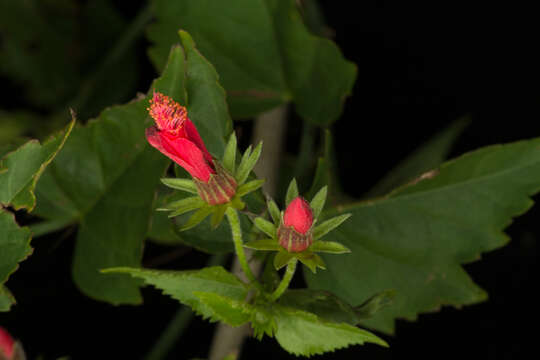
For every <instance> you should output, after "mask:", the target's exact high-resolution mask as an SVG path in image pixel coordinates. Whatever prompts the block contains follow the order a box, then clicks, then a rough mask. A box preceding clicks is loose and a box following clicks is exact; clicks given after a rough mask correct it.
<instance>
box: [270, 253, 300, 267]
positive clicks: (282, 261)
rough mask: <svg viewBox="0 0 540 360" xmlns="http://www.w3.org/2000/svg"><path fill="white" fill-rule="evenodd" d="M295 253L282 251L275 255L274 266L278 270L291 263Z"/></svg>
mask: <svg viewBox="0 0 540 360" xmlns="http://www.w3.org/2000/svg"><path fill="white" fill-rule="evenodd" d="M294 257H295V255H294V254H293V253H289V252H286V251H280V252H278V253H277V254H276V256H274V268H275V269H276V270H279V269H281V268H282V267H284V266H285V265H287V264H288V263H289V261H290V260H291V259H292V258H294Z"/></svg>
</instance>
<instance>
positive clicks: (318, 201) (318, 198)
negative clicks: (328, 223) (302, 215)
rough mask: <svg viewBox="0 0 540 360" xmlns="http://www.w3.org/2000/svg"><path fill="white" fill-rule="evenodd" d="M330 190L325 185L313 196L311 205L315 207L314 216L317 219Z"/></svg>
mask: <svg viewBox="0 0 540 360" xmlns="http://www.w3.org/2000/svg"><path fill="white" fill-rule="evenodd" d="M327 192H328V187H327V186H323V187H322V188H321V190H319V192H317V194H316V195H315V196H314V197H313V199H312V200H311V203H310V206H311V208H312V209H313V218H314V219H317V218H318V217H319V215H320V214H321V212H322V210H323V208H324V203H325V202H326V195H327Z"/></svg>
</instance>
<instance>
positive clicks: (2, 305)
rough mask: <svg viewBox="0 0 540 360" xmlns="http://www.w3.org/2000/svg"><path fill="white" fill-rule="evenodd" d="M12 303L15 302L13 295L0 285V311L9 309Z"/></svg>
mask: <svg viewBox="0 0 540 360" xmlns="http://www.w3.org/2000/svg"><path fill="white" fill-rule="evenodd" d="M13 304H15V298H14V297H13V295H12V294H11V293H10V292H9V290H8V289H7V288H6V287H5V286H4V285H0V312H3V311H9V309H11V306H12V305H13Z"/></svg>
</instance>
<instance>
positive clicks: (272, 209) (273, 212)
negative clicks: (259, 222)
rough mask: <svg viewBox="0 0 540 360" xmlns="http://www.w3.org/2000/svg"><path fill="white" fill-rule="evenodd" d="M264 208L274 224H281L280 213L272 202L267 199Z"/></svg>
mask: <svg viewBox="0 0 540 360" xmlns="http://www.w3.org/2000/svg"><path fill="white" fill-rule="evenodd" d="M266 206H267V207H268V212H269V213H270V216H271V217H272V220H273V221H274V224H276V225H279V224H280V223H281V212H280V211H279V208H278V206H277V204H276V202H275V201H274V200H272V199H271V198H268V199H267V201H266Z"/></svg>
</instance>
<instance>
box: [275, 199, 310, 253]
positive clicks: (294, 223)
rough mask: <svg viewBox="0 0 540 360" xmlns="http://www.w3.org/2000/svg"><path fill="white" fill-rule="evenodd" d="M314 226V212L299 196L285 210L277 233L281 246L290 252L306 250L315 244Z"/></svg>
mask: <svg viewBox="0 0 540 360" xmlns="http://www.w3.org/2000/svg"><path fill="white" fill-rule="evenodd" d="M312 225H313V211H312V210H311V207H310V206H309V204H308V202H307V201H306V200H304V198H302V197H300V196H298V197H297V198H295V199H294V200H293V201H291V203H290V204H289V206H287V209H285V214H284V215H283V223H282V224H281V225H280V226H279V229H278V233H277V236H278V239H279V244H280V245H281V246H282V247H283V248H285V249H286V250H287V251H289V252H300V251H304V250H306V249H307V248H308V247H309V246H311V244H312V243H313V237H312V235H311V226H312Z"/></svg>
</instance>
